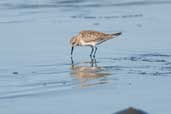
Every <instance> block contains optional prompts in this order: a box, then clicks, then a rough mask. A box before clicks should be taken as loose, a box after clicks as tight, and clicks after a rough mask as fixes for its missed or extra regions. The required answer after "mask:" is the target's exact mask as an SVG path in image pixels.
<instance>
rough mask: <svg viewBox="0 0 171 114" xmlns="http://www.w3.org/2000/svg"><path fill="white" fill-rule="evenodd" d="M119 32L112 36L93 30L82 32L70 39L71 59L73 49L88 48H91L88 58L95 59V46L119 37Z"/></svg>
mask: <svg viewBox="0 0 171 114" xmlns="http://www.w3.org/2000/svg"><path fill="white" fill-rule="evenodd" d="M121 34H122V33H121V32H116V33H112V34H108V33H104V32H99V31H95V30H82V31H80V32H79V34H78V35H76V36H73V37H72V38H71V39H70V45H71V57H72V56H73V51H74V47H76V46H89V47H91V53H90V58H95V55H96V52H97V45H99V44H101V43H103V42H105V41H107V40H110V39H112V38H115V37H117V36H119V35H121Z"/></svg>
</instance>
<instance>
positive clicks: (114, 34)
mask: <svg viewBox="0 0 171 114" xmlns="http://www.w3.org/2000/svg"><path fill="white" fill-rule="evenodd" d="M121 34H122V32H117V33H113V34H112V36H119V35H121Z"/></svg>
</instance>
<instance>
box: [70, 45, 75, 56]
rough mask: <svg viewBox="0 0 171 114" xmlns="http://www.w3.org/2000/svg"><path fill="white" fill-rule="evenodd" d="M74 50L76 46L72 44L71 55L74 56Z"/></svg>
mask: <svg viewBox="0 0 171 114" xmlns="http://www.w3.org/2000/svg"><path fill="white" fill-rule="evenodd" d="M73 51H74V46H72V48H71V56H72V53H73Z"/></svg>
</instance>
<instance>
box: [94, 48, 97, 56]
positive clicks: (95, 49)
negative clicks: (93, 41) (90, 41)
mask: <svg viewBox="0 0 171 114" xmlns="http://www.w3.org/2000/svg"><path fill="white" fill-rule="evenodd" d="M96 51H97V47H95V51H94V54H93V57H94V58H95V56H96Z"/></svg>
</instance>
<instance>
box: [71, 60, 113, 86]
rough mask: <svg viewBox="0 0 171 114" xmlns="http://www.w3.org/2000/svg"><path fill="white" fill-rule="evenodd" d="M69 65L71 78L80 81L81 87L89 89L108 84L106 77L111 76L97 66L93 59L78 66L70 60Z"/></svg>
mask: <svg viewBox="0 0 171 114" xmlns="http://www.w3.org/2000/svg"><path fill="white" fill-rule="evenodd" d="M71 63H72V64H71V76H74V78H76V79H77V80H79V81H80V86H81V87H83V88H84V87H90V86H95V85H101V84H106V83H108V82H109V80H108V79H107V76H109V75H111V73H109V72H107V71H106V70H105V68H104V67H100V66H97V62H96V59H95V58H94V59H91V60H90V61H88V62H83V63H78V64H74V60H73V59H72V58H71Z"/></svg>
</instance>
